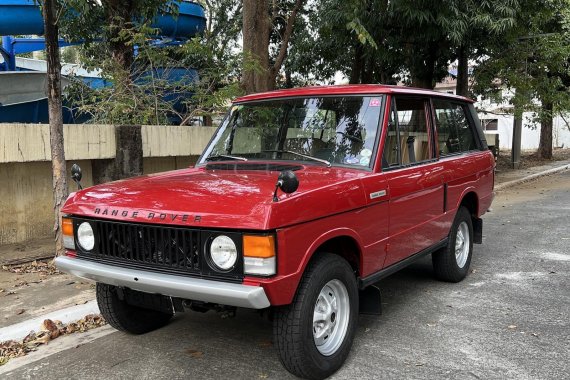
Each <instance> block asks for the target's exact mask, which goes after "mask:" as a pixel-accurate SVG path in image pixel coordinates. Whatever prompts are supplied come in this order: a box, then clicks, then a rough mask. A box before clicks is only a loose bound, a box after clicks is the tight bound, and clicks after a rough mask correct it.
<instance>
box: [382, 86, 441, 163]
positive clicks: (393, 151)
mask: <svg viewBox="0 0 570 380" xmlns="http://www.w3.org/2000/svg"><path fill="white" fill-rule="evenodd" d="M428 104H429V103H428V101H427V99H422V98H405V97H396V98H395V99H394V100H393V102H392V110H391V112H390V122H389V125H388V131H387V135H386V141H385V143H384V152H383V156H382V166H383V167H384V168H387V167H393V166H399V165H411V164H414V163H416V162H421V161H426V160H430V159H432V158H434V157H433V153H432V152H433V150H432V149H431V146H432V144H430V140H431V137H430V133H429V124H428V121H429V118H428V114H427V110H428V109H429V107H428Z"/></svg>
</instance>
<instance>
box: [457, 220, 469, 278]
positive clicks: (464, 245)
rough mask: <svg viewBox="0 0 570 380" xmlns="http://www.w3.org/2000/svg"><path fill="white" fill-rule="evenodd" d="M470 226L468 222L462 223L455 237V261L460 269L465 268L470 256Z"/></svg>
mask: <svg viewBox="0 0 570 380" xmlns="http://www.w3.org/2000/svg"><path fill="white" fill-rule="evenodd" d="M469 239H470V237H469V226H468V225H467V222H461V223H460V224H459V226H458V227H457V234H456V235H455V261H456V262H457V266H458V267H459V268H463V267H464V266H465V263H466V262H467V257H468V256H469V246H470V241H469Z"/></svg>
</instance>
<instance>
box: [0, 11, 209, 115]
mask: <svg viewBox="0 0 570 380" xmlns="http://www.w3.org/2000/svg"><path fill="white" fill-rule="evenodd" d="M172 2H173V3H175V4H176V5H177V6H178V15H177V16H173V15H172V14H160V15H158V16H157V17H156V19H155V20H154V22H153V23H152V25H151V26H152V27H153V28H157V29H159V30H160V35H161V37H162V40H158V41H157V42H156V45H157V46H160V45H171V44H176V43H180V40H185V39H187V38H190V37H193V36H195V35H196V34H198V33H201V32H202V31H204V29H205V26H206V16H205V13H204V9H203V8H202V6H201V5H199V4H197V3H194V2H191V1H186V0H172ZM43 33H44V24H43V18H42V14H41V10H40V7H39V5H38V4H37V3H36V2H35V1H34V0H0V36H2V46H1V47H0V54H1V55H2V57H3V59H4V62H3V63H0V72H2V71H16V70H18V68H17V65H16V55H17V54H23V53H29V52H33V51H38V50H44V49H45V41H44V39H43V38H37V37H35V38H22V37H14V35H26V36H29V35H37V36H41V35H43ZM69 45H72V44H71V43H67V42H65V41H63V40H60V46H62V47H63V46H69ZM159 71H160V69H159ZM6 74H7V73H6ZM155 74H159V72H156V73H155ZM168 76H169V78H166V79H168V80H173V81H179V80H185V81H192V80H194V78H196V77H197V73H196V71H195V70H193V69H180V70H174V71H172V72H171V73H170V74H168ZM163 79H164V78H163ZM85 83H87V84H88V85H89V86H91V87H101V86H105V85H107V84H106V83H105V82H104V81H103V80H102V79H100V80H98V79H94V78H86V79H85ZM0 92H1V91H0ZM180 96H181V94H178V95H174V94H172V95H168V96H167V98H168V99H169V100H171V101H175V102H177V100H178V99H179V97H180ZM171 98H172V99H171ZM66 115H68V116H69V117H72V112H71V111H70V109H69V108H65V109H64V118H66ZM46 121H47V100H46V99H45V98H42V99H38V98H37V97H36V98H34V99H30V100H29V101H27V102H19V103H10V104H8V103H4V104H2V94H1V93H0V122H33V123H38V122H46ZM69 121H71V120H69ZM75 122H77V120H75Z"/></svg>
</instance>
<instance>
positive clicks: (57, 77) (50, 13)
mask: <svg viewBox="0 0 570 380" xmlns="http://www.w3.org/2000/svg"><path fill="white" fill-rule="evenodd" d="M42 5H43V6H42V15H43V19H44V29H45V40H46V55H47V77H48V111H49V132H50V147H51V162H52V172H53V203H54V213H55V223H54V232H55V242H56V254H57V255H61V254H63V253H64V247H63V237H62V234H61V227H60V212H61V207H62V206H63V203H64V202H65V200H66V199H67V192H68V190H67V177H66V173H65V172H66V165H65V151H64V146H63V115H62V102H61V63H60V56H59V32H58V24H57V22H58V20H57V14H58V12H59V9H60V8H59V4H58V2H57V0H45V1H44V2H43V4H42Z"/></svg>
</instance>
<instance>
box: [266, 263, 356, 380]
mask: <svg viewBox="0 0 570 380" xmlns="http://www.w3.org/2000/svg"><path fill="white" fill-rule="evenodd" d="M330 284H333V285H334V286H337V290H339V292H338V295H339V296H338V303H337V304H338V305H342V304H343V302H342V301H341V298H343V297H341V295H343V296H344V299H348V307H344V308H342V307H339V308H338V316H337V317H335V313H334V312H332V313H330V319H329V321H330V322H331V323H336V322H338V324H335V325H334V327H333V328H332V329H331V330H330V335H326V336H325V338H324V339H323V341H324V340H325V339H327V337H330V339H331V341H333V340H334V341H336V342H338V343H336V344H335V345H333V346H332V347H337V348H332V351H331V352H330V353H327V355H324V354H323V353H321V351H319V349H320V350H324V348H325V346H326V345H327V344H328V343H330V342H331V341H328V342H326V343H325V344H324V345H321V346H320V348H317V344H316V343H315V338H313V313H314V311H315V308H316V307H317V299H318V298H319V295H321V294H327V295H330V294H331V293H327V292H325V293H322V292H321V290H324V289H325V285H326V286H327V289H329V290H330V288H329V287H328V286H329V285H330ZM339 284H342V285H343V286H344V289H345V290H346V292H343V291H342V286H339ZM335 295H336V293H335ZM335 299H336V298H335ZM319 301H320V300H319ZM345 306H346V304H345ZM341 309H344V310H347V312H346V313H344V312H343V311H342V310H341ZM347 316H348V324H347V325H346V324H345V323H343V321H344V320H345V319H346V318H347ZM335 318H337V319H336V322H335ZM357 319H358V288H357V284H356V277H355V274H354V272H353V270H352V268H351V267H350V265H349V264H348V262H347V261H346V260H344V259H343V258H342V257H340V256H337V255H333V254H327V253H325V254H321V255H319V256H318V257H316V258H315V259H314V260H313V261H312V262H311V263H310V264H309V266H308V268H307V269H306V271H305V273H304V274H303V278H302V279H301V283H300V284H299V288H298V289H297V293H296V295H295V298H294V299H293V302H292V303H291V304H290V305H287V306H282V307H278V308H276V309H275V313H274V319H273V336H274V341H275V343H276V346H277V350H278V352H279V359H280V360H281V363H282V364H283V366H284V367H285V368H286V369H287V370H288V371H289V372H291V373H292V374H294V375H296V376H299V377H302V378H305V379H324V378H326V377H328V376H330V375H332V374H333V373H334V372H336V371H337V370H338V369H339V368H340V367H341V366H342V364H343V363H344V361H345V360H346V358H347V356H348V354H349V352H350V348H351V346H352V341H353V339H354V334H355V332H356V327H357V322H358V321H357ZM343 326H345V327H346V333H344V335H343V334H342V333H339V332H338V331H342V330H343ZM336 337H338V338H336Z"/></svg>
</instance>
